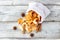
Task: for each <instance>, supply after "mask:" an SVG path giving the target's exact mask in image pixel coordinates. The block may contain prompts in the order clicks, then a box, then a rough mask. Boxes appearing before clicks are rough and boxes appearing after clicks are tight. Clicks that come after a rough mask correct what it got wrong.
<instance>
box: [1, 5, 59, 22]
mask: <svg viewBox="0 0 60 40" xmlns="http://www.w3.org/2000/svg"><path fill="white" fill-rule="evenodd" d="M46 6H47V7H48V8H49V9H50V11H51V14H50V15H49V16H48V17H47V18H46V19H45V20H44V21H60V11H59V10H60V6H51V5H50V6H48V5H46ZM27 8H28V6H0V21H17V19H18V18H21V13H22V12H25V11H26V10H27ZM13 18H14V19H13Z"/></svg>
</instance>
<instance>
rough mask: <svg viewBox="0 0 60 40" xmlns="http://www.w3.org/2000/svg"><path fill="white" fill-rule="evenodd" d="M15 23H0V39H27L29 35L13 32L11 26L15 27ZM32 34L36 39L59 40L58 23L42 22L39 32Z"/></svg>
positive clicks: (59, 23) (59, 28) (59, 30)
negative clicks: (57, 39)
mask: <svg viewBox="0 0 60 40" xmlns="http://www.w3.org/2000/svg"><path fill="white" fill-rule="evenodd" d="M17 25H18V24H17V23H16V22H0V38H11V39H12V38H17V39H20V38H21V39H22V38H28V39H30V38H31V37H30V36H29V35H30V34H28V33H26V34H22V33H21V31H20V30H19V29H17V30H13V29H12V28H13V26H17ZM32 33H34V37H33V38H34V39H35V38H36V39H37V38H60V22H43V24H42V31H41V32H38V33H36V32H32Z"/></svg>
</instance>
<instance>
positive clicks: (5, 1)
mask: <svg viewBox="0 0 60 40" xmlns="http://www.w3.org/2000/svg"><path fill="white" fill-rule="evenodd" d="M31 1H32V0H0V5H25V4H28V3H29V2H31ZM33 1H37V2H41V3H43V4H59V5H60V0H53V1H52V0H33Z"/></svg>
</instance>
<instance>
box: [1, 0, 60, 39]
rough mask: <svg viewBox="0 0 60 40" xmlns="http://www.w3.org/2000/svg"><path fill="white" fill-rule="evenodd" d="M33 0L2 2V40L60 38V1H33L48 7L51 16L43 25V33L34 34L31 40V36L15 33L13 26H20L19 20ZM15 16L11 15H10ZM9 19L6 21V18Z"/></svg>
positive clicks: (8, 0)
mask: <svg viewBox="0 0 60 40" xmlns="http://www.w3.org/2000/svg"><path fill="white" fill-rule="evenodd" d="M31 1H32V0H0V39H1V40H2V39H4V40H5V39H11V40H13V39H14V40H16V39H17V40H18V39H23V40H24V39H26V40H28V39H29V40H33V39H35V40H37V39H41V38H55V39H56V38H60V0H33V1H37V2H41V3H43V4H44V5H45V6H47V7H48V8H49V9H50V11H51V14H50V15H49V16H48V17H47V18H46V19H45V20H44V22H43V23H42V31H41V32H39V33H34V34H35V35H34V37H33V38H31V37H30V36H29V34H22V33H21V32H20V30H16V31H14V30H13V29H12V28H13V26H18V24H17V19H18V18H20V17H21V15H20V14H21V13H22V12H25V11H26V10H27V7H28V3H29V2H31ZM12 13H13V14H15V15H9V16H8V14H12ZM6 17H9V18H8V20H6V21H4V18H6Z"/></svg>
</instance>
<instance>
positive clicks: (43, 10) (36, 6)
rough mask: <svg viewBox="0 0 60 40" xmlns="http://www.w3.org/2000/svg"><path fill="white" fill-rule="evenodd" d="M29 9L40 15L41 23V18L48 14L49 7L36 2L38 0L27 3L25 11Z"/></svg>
mask: <svg viewBox="0 0 60 40" xmlns="http://www.w3.org/2000/svg"><path fill="white" fill-rule="evenodd" d="M29 10H33V11H35V12H37V13H38V15H40V16H41V17H42V19H41V22H40V23H42V22H43V20H44V19H45V18H46V17H47V16H48V15H49V14H50V11H49V9H48V8H47V7H46V6H44V5H43V4H42V3H38V2H31V3H29V6H28V9H27V11H26V13H27V12H28V11H29Z"/></svg>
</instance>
